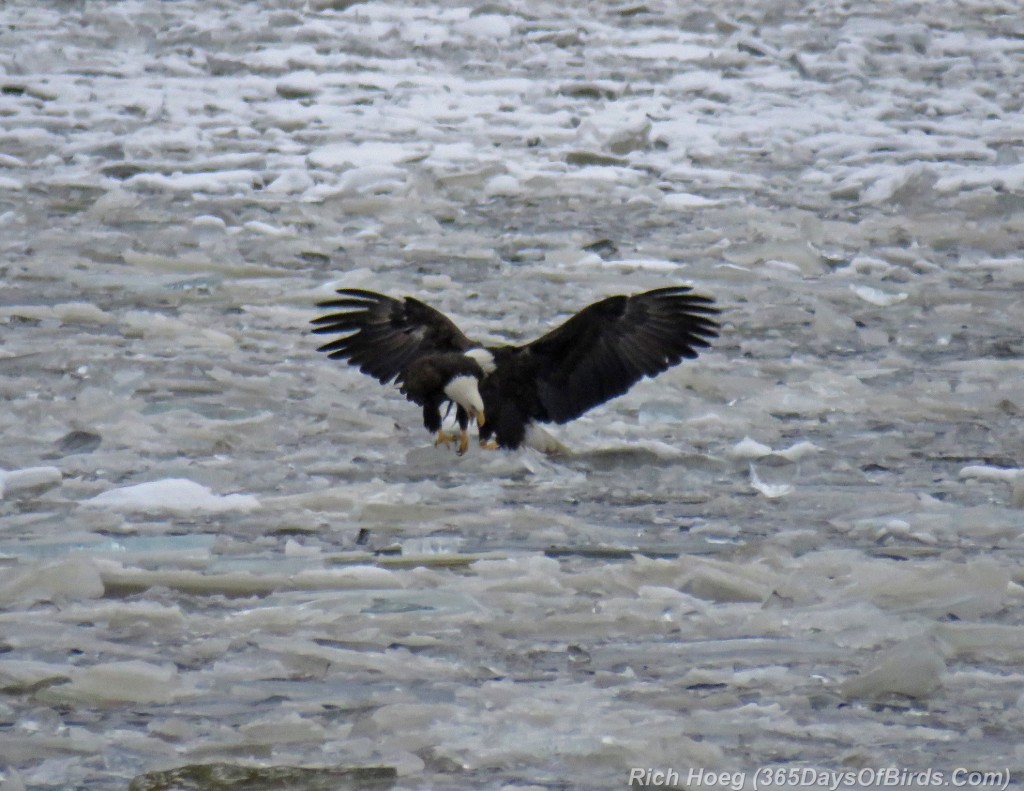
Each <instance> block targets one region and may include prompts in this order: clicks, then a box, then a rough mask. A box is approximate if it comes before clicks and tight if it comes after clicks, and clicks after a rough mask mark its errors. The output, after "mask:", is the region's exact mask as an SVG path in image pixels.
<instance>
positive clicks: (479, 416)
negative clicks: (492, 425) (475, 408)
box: [473, 409, 487, 426]
mask: <svg viewBox="0 0 1024 791" xmlns="http://www.w3.org/2000/svg"><path fill="white" fill-rule="evenodd" d="M473 419H474V420H476V424H477V425H478V426H482V425H483V424H484V423H486V422H487V421H486V419H485V418H484V411H483V410H482V409H481V410H480V411H479V412H474V413H473Z"/></svg>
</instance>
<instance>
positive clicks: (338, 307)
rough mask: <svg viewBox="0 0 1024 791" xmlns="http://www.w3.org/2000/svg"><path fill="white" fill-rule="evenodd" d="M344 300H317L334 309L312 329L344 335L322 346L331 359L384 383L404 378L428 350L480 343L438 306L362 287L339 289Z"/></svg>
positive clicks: (456, 348) (315, 321) (457, 348)
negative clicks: (390, 295)
mask: <svg viewBox="0 0 1024 791" xmlns="http://www.w3.org/2000/svg"><path fill="white" fill-rule="evenodd" d="M338 294H339V295H340V298H339V299H330V300H327V301H325V302H320V303H318V305H317V307H320V308H329V309H333V311H334V312H332V313H328V314H327V315H324V316H320V317H319V318H316V319H313V321H312V322H311V323H312V324H313V325H314V326H315V329H314V330H313V332H315V333H318V334H321V335H336V334H337V335H341V336H342V337H340V338H337V339H336V340H333V341H331V342H329V343H325V344H324V345H323V346H321V347H319V349H317V351H321V352H327V354H328V356H329V357H331V358H332V359H341V360H348V361H349V363H350V364H352V365H354V366H357V367H358V368H359V370H360V371H362V372H363V373H365V374H369V375H370V376H373V377H375V378H376V379H377V380H379V381H380V383H381V384H387V383H388V382H391V381H396V380H397V381H398V382H399V383H400V384H401V383H402V382H403V378H404V376H405V372H406V371H407V370H408V369H409V366H410V365H412V364H413V363H414V362H415V361H416V360H418V359H419V358H420V357H422V356H424V355H426V354H435V353H443V352H458V351H465V350H466V349H470V348H472V347H473V346H475V345H476V344H474V343H473V342H472V341H470V339H469V338H467V337H466V336H465V335H463V333H462V330H460V329H459V328H458V327H457V326H455V324H454V322H452V320H451V319H449V318H448V317H447V316H445V315H444V314H443V313H441V312H440V311H438V310H435V309H434V308H432V307H430V305H427V304H426V303H424V302H420V301H419V300H418V299H414V298H413V297H405V299H393V298H392V297H388V296H385V295H384V294H378V293H376V292H374V291H366V290H364V289H358V288H342V289H338Z"/></svg>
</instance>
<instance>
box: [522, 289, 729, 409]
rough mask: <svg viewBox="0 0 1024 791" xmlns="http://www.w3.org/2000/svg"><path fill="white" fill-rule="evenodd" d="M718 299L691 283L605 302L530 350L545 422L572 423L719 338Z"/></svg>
mask: <svg viewBox="0 0 1024 791" xmlns="http://www.w3.org/2000/svg"><path fill="white" fill-rule="evenodd" d="M718 312H719V311H718V308H715V307H714V300H713V299H711V298H710V297H704V296H700V295H699V294H693V293H691V289H690V288H689V287H687V286H672V287H669V288H658V289H655V290H653V291H647V292H645V293H643V294H634V295H632V296H617V297H608V298H607V299H602V300H601V301H600V302H595V303H594V304H593V305H590V306H589V307H586V308H584V309H583V310H581V311H580V312H579V313H577V314H576V315H575V316H573V317H572V318H571V319H569V320H568V321H566V322H565V323H564V324H562V325H561V326H559V327H556V328H555V329H554V330H552V331H551V332H549V333H548V334H547V335H544V336H542V337H540V338H538V339H537V340H535V341H533V342H532V343H530V344H527V345H526V346H525V347H523V351H524V352H527V353H528V354H530V355H531V356H532V357H533V362H534V365H535V366H536V368H535V370H536V377H537V381H536V384H537V398H538V400H539V402H540V404H541V406H542V407H543V408H544V410H545V412H546V413H547V415H546V419H547V420H551V421H554V422H555V423H566V422H568V421H570V420H572V419H574V418H577V417H579V416H580V415H582V414H583V413H584V412H586V411H587V410H588V409H592V408H593V407H595V406H597V405H598V404H602V403H604V402H605V401H607V400H608V399H610V398H614V397H615V396H619V395H622V394H623V393H625V392H626V391H627V390H629V388H631V387H632V386H633V385H634V384H636V382H637V381H639V380H640V379H641V378H642V377H644V376H655V375H656V374H659V373H661V372H662V371H665V370H667V369H668V368H671V367H672V366H673V365H676V364H677V363H679V362H680V361H681V360H682V359H683V358H686V357H689V358H692V357H696V356H697V354H698V350H699V349H701V348H704V347H707V346H709V345H710V339H712V338H717V337H718V326H719V325H718V322H717V321H715V319H714V316H715V315H716V314H718Z"/></svg>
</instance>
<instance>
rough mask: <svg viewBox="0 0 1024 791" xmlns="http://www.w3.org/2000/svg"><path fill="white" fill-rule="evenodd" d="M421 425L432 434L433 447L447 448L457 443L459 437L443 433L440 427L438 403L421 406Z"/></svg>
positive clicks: (448, 432)
mask: <svg viewBox="0 0 1024 791" xmlns="http://www.w3.org/2000/svg"><path fill="white" fill-rule="evenodd" d="M423 425H424V426H425V427H426V429H427V431H430V432H432V433H433V434H434V447H435V448H436V447H437V446H438V445H444V446H446V447H447V446H448V445H451V444H452V443H453V442H456V441H458V439H459V435H458V434H452V433H451V432H450V431H445V430H444V429H443V428H442V427H441V405H440V403H432V402H427V403H426V404H424V405H423Z"/></svg>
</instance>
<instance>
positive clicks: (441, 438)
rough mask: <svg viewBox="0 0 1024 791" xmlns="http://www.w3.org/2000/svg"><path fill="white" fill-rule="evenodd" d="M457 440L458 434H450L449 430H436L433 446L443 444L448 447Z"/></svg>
mask: <svg viewBox="0 0 1024 791" xmlns="http://www.w3.org/2000/svg"><path fill="white" fill-rule="evenodd" d="M457 441H459V435H458V434H452V433H451V432H450V431H438V432H437V438H436V439H435V440H434V447H435V448H436V447H437V446H439V445H444V446H445V447H448V446H449V445H451V444H452V443H453V442H457Z"/></svg>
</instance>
